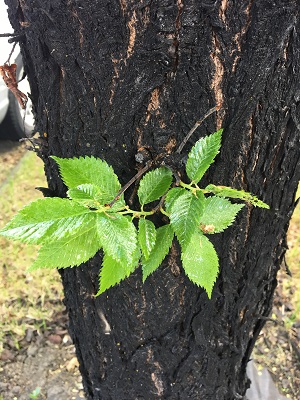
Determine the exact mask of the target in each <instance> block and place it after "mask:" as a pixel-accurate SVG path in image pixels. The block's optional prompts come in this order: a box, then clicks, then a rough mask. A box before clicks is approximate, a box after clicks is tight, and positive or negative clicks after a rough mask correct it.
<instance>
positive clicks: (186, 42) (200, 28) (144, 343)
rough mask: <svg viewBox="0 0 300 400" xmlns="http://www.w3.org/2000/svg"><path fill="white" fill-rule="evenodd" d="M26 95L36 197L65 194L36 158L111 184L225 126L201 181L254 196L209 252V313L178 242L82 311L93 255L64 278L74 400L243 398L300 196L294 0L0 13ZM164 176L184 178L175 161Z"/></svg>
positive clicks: (299, 63) (51, 168)
mask: <svg viewBox="0 0 300 400" xmlns="http://www.w3.org/2000/svg"><path fill="white" fill-rule="evenodd" d="M7 3H8V5H9V6H10V11H9V12H10V18H11V20H12V23H13V25H14V28H15V30H16V32H18V33H20V34H22V37H21V48H22V53H23V57H24V60H25V69H26V71H27V74H28V78H29V81H30V83H31V88H32V91H31V96H32V100H33V105H34V112H35V115H36V122H37V131H39V132H40V136H41V144H40V147H39V149H38V152H39V154H40V156H41V157H42V158H43V160H44V161H45V171H46V175H47V177H48V182H49V187H50V189H52V190H54V191H55V192H56V193H57V195H59V196H64V195H65V188H64V186H63V184H62V182H61V181H60V179H59V177H58V171H57V169H56V167H55V165H54V163H53V162H52V161H51V160H50V159H49V158H48V156H49V155H57V156H60V157H73V156H79V155H94V156H97V157H101V158H103V159H105V160H106V161H107V162H108V163H110V164H111V165H112V166H113V167H114V169H115V171H116V173H117V174H118V176H119V177H120V180H121V183H122V184H125V183H126V182H127V181H128V180H129V179H130V178H131V177H132V176H133V175H134V174H135V173H136V171H137V170H138V169H140V168H141V167H142V166H143V163H137V162H136V159H135V156H136V154H137V153H138V152H141V151H142V153H143V154H146V156H145V161H146V159H147V158H154V157H155V156H156V155H158V154H166V153H168V152H172V151H173V150H174V149H175V148H176V147H177V146H178V145H179V143H180V142H181V141H182V140H183V138H184V136H185V134H186V133H187V131H188V130H189V129H190V128H191V127H192V126H193V124H194V122H195V121H196V120H197V119H199V117H200V116H201V115H203V114H204V112H206V111H207V110H208V109H209V108H210V107H212V106H214V105H215V104H220V103H222V109H221V110H220V111H218V112H217V114H216V115H214V116H211V117H210V118H209V119H208V120H207V121H206V122H205V123H204V124H203V126H202V127H201V129H200V130H199V131H197V132H196V133H195V134H194V136H193V137H192V139H191V140H190V141H189V144H188V145H187V146H186V147H185V150H184V152H183V157H184V156H186V154H187V152H188V150H189V149H190V148H191V145H192V143H193V142H194V141H196V139H197V138H199V136H204V135H205V134H207V133H208V132H213V131H215V130H216V129H217V128H220V127H221V126H222V127H224V133H223V146H222V149H221V153H220V155H219V156H218V158H217V161H216V163H215V165H214V166H213V167H212V168H211V169H210V170H209V173H208V174H207V175H206V176H205V177H204V182H203V183H204V184H206V183H208V182H212V183H214V184H222V185H228V186H233V187H235V188H238V189H244V190H247V191H251V192H253V193H255V194H257V195H258V196H259V197H260V198H262V199H263V200H264V201H266V202H267V203H268V204H270V206H271V210H270V211H266V210H258V209H254V208H253V207H251V206H247V207H245V209H244V211H243V212H242V213H241V216H240V217H239V219H238V221H237V223H236V224H235V225H234V226H233V227H231V228H230V229H228V231H226V233H224V234H221V235H220V234H219V235H217V236H216V237H215V238H213V241H214V244H215V246H216V249H217V251H218V254H219V255H220V276H219V278H218V280H217V282H216V285H215V288H214V291H213V296H212V300H208V298H207V295H206V294H205V292H204V291H203V290H202V289H201V288H198V287H196V286H195V285H193V284H192V283H191V282H189V280H188V279H187V278H186V277H185V275H184V273H183V271H182V269H181V264H180V254H179V249H178V246H177V244H176V243H174V244H173V247H172V250H171V252H170V255H169V256H168V257H167V259H166V260H165V262H164V263H163V265H162V266H161V267H160V269H159V270H158V271H157V272H155V273H154V274H153V276H150V277H149V279H148V280H147V281H146V283H145V284H144V285H143V284H142V283H141V273H140V271H139V270H137V271H136V273H134V274H133V276H131V277H130V278H129V279H127V280H125V281H124V282H122V283H121V284H120V285H119V286H118V287H115V288H112V289H110V290H109V291H108V292H107V293H105V294H103V295H101V296H100V297H98V298H94V294H95V293H96V291H97V286H98V272H99V268H100V265H101V254H98V255H97V256H96V257H95V258H94V259H92V260H90V261H89V262H88V263H87V264H86V265H84V266H82V267H80V268H73V269H66V270H64V271H62V273H61V275H62V280H63V284H64V290H65V302H66V305H67V308H68V310H69V316H70V332H71V334H72V337H73V339H74V342H75V345H76V348H77V355H78V358H79V362H80V368H81V372H82V375H83V383H84V386H85V390H86V395H87V398H88V399H157V398H163V399H187V398H188V399H207V400H209V399H211V400H215V399H217V400H223V399H224V400H225V399H227V400H232V399H240V398H242V397H243V396H244V393H245V390H246V388H247V385H248V382H247V378H246V376H245V369H246V365H247V361H248V360H249V357H250V354H251V350H252V348H253V345H254V342H255V339H256V337H257V335H258V333H259V331H260V329H261V328H262V326H263V323H264V317H266V316H267V315H268V313H269V311H270V310H271V304H272V296H273V292H274V289H275V286H276V273H277V271H278V269H279V267H280V264H281V261H282V259H283V257H284V253H285V250H286V230H287V227H288V222H289V219H290V216H291V213H292V211H293V208H294V193H295V191H296V187H297V183H298V181H299V176H300V170H299V141H300V140H299V139H300V119H299V115H300V87H299V77H300V69H299V68H300V55H299V48H300V40H299V34H298V32H299V28H300V22H299V5H298V2H297V1H296V0H294V1H284V0H281V1H279V0H277V1H265V0H264V1H259V0H250V1H243V2H240V1H229V0H228V1H226V0H222V1H198V0H197V1H196V0H177V1H170V0H160V1H158V0H156V1H153V0H152V1H150V0H149V1H147V0H141V1H137V0H136V1H135V0H131V1H126V0H120V1H114V0H113V1H111V0H110V1H104V0H93V1H85V2H81V1H75V0H69V1H65V2H61V1H58V0H51V1H44V0H43V1H39V0H22V1H19V2H17V1H15V0H7ZM176 167H177V169H178V170H180V169H182V163H181V161H179V162H178V163H177V165H176Z"/></svg>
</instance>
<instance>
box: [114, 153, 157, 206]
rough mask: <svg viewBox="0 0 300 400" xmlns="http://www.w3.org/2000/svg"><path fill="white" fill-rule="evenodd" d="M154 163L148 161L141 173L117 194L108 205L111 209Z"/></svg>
mask: <svg viewBox="0 0 300 400" xmlns="http://www.w3.org/2000/svg"><path fill="white" fill-rule="evenodd" d="M152 164H153V161H148V162H147V164H146V165H145V166H144V168H142V169H141V170H139V172H138V173H137V174H136V175H134V177H133V178H131V179H130V181H128V182H127V183H126V184H125V185H124V186H123V187H122V188H121V189H120V190H119V192H118V193H117V195H116V197H115V198H114V199H113V200H112V201H111V202H110V203H109V204H108V206H109V207H112V206H113V205H114V204H115V202H116V201H118V200H119V199H120V197H121V195H122V194H123V193H124V192H125V190H127V189H128V188H129V187H130V186H131V185H132V184H133V183H134V182H135V181H136V180H137V179H139V177H140V176H142V175H143V174H144V173H145V172H146V171H148V169H149V168H150V167H151V166H152Z"/></svg>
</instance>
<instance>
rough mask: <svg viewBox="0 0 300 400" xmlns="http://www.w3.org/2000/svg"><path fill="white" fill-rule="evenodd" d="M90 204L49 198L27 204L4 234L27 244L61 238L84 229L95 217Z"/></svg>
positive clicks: (7, 226)
mask: <svg viewBox="0 0 300 400" xmlns="http://www.w3.org/2000/svg"><path fill="white" fill-rule="evenodd" d="M91 214H92V212H91V211H90V210H89V209H87V208H86V207H84V206H82V205H79V204H77V203H74V202H72V201H70V200H68V199H60V198H58V197H53V198H50V197H47V198H45V199H39V200H36V201H33V202H32V203H30V204H28V205H27V206H25V207H24V208H23V209H22V210H20V211H19V213H18V214H17V215H16V216H15V217H14V218H13V219H12V220H11V221H10V222H9V223H8V224H7V225H6V226H5V227H4V228H2V229H1V231H0V234H1V235H3V236H6V237H9V238H11V239H16V240H20V241H22V242H26V243H37V244H40V243H43V242H45V241H47V243H48V242H51V241H54V240H58V239H60V238H62V237H64V236H67V235H70V234H72V233H73V232H74V231H76V230H78V229H80V228H81V225H82V224H83V223H86V221H87V220H89V218H92V217H91Z"/></svg>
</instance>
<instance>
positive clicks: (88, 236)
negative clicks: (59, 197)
mask: <svg viewBox="0 0 300 400" xmlns="http://www.w3.org/2000/svg"><path fill="white" fill-rule="evenodd" d="M90 217H91V218H90V219H89V220H88V221H85V223H84V224H83V225H82V227H81V229H80V230H79V231H77V232H76V234H73V235H71V236H68V237H65V238H62V239H60V240H57V241H55V242H53V243H46V244H44V245H42V247H41V248H40V250H39V254H38V257H37V258H36V260H35V261H34V263H33V265H32V266H31V267H30V268H29V271H33V270H36V269H39V268H67V267H74V266H77V265H80V264H82V263H84V262H86V261H87V260H89V259H90V258H92V257H93V256H94V255H95V254H96V253H97V251H98V250H99V249H100V247H101V244H100V241H99V237H98V233H97V229H96V223H95V222H96V215H95V213H93V214H91V215H90Z"/></svg>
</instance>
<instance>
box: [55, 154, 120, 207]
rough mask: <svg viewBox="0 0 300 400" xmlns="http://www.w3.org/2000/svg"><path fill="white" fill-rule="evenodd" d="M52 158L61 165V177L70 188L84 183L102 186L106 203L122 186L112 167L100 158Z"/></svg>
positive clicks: (101, 189)
mask: <svg viewBox="0 0 300 400" xmlns="http://www.w3.org/2000/svg"><path fill="white" fill-rule="evenodd" d="M52 158H53V160H55V161H56V162H57V164H58V165H59V170H60V174H61V177H62V179H63V181H64V183H65V185H66V186H67V187H68V188H69V189H71V188H77V187H78V186H80V185H82V184H94V185H96V186H98V187H99V188H100V191H101V196H102V199H103V202H104V204H105V203H109V202H110V201H112V200H113V199H114V197H115V196H116V194H117V193H118V191H119V190H120V188H121V185H120V183H119V180H118V177H117V175H116V174H115V173H114V170H113V169H112V167H111V166H110V165H108V164H107V162H105V161H103V160H100V159H99V158H95V157H79V158H59V157H54V156H52Z"/></svg>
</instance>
